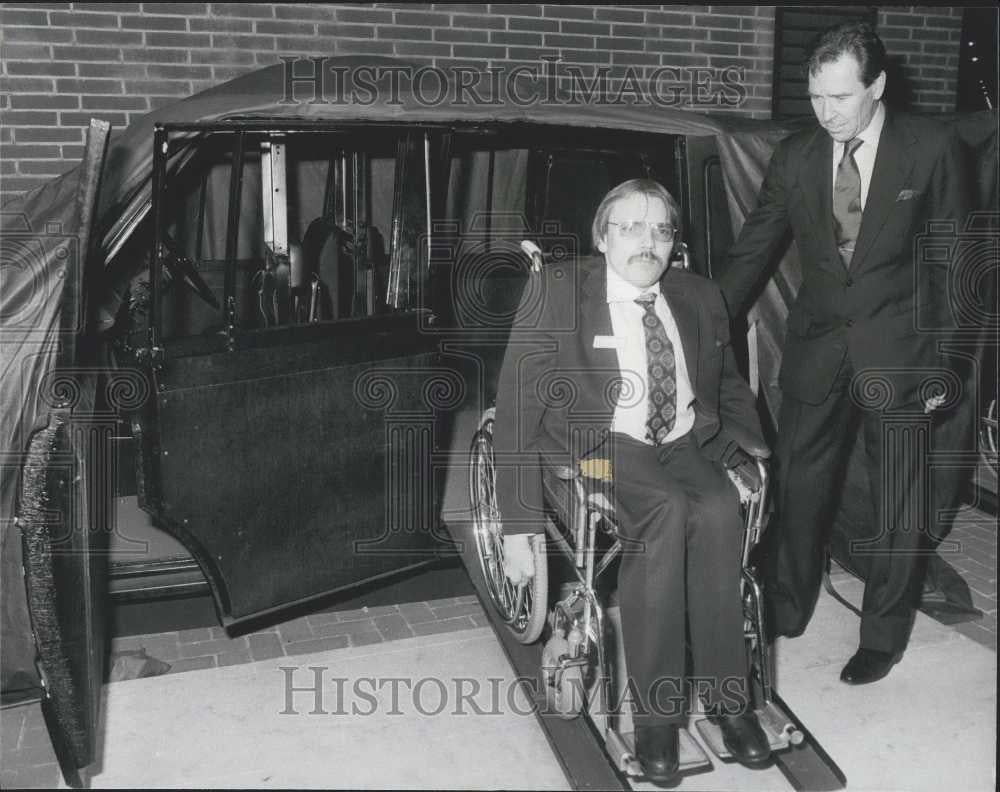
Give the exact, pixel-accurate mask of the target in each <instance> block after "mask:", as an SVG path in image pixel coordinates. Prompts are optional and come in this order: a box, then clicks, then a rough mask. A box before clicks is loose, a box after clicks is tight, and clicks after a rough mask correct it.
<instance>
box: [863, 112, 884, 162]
mask: <svg viewBox="0 0 1000 792" xmlns="http://www.w3.org/2000/svg"><path fill="white" fill-rule="evenodd" d="M884 125H885V105H884V104H883V103H882V102H879V103H878V107H876V108H875V114H874V115H873V116H872V120H871V121H869V122H868V126H866V127H865V129H864V131H863V132H862V133H861V134H859V135H858V138H859V139H860V140H863V141H864V142H865V144H866V145H868V146H871V150H872V151H874V150H875V149H877V148H878V139H879V137H881V135H882V127H883V126H884Z"/></svg>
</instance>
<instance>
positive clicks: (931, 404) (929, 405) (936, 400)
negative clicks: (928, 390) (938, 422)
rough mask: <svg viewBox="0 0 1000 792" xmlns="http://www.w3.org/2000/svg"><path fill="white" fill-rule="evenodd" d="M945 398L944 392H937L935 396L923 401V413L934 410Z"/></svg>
mask: <svg viewBox="0 0 1000 792" xmlns="http://www.w3.org/2000/svg"><path fill="white" fill-rule="evenodd" d="M946 398H947V397H946V395H945V394H944V393H939V394H938V395H937V396H931V397H930V398H929V399H927V401H925V402H924V413H925V414H926V413H929V412H934V410H936V409H937V408H938V407H940V406H941V405H942V404H944V402H945V399H946Z"/></svg>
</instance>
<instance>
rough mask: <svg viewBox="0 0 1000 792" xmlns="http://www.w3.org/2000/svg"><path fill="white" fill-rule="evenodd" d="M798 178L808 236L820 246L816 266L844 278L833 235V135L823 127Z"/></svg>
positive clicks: (811, 145)
mask: <svg viewBox="0 0 1000 792" xmlns="http://www.w3.org/2000/svg"><path fill="white" fill-rule="evenodd" d="M797 179H798V182H797V185H796V186H797V187H798V193H799V195H800V196H801V200H802V203H803V205H804V206H805V207H806V210H807V211H808V212H809V215H810V217H811V218H812V228H811V229H810V235H811V237H812V238H813V239H815V240H816V244H817V245H818V246H819V249H820V255H819V266H820V267H822V268H823V269H825V270H827V271H829V272H831V273H833V274H834V275H836V276H837V277H840V278H843V277H844V274H845V273H844V267H843V265H842V264H841V262H840V254H839V253H838V252H837V240H836V238H835V237H834V235H833V138H831V137H830V136H829V135H828V134H826V131H825V130H824V129H823V128H822V127H819V128H818V129H817V130H816V133H815V134H814V135H813V139H812V140H811V141H810V143H809V147H808V149H807V151H806V153H805V156H804V157H803V160H802V168H801V170H800V171H799V173H798V175H797ZM800 247H801V243H800ZM800 252H801V251H800Z"/></svg>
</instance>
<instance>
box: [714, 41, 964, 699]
mask: <svg viewBox="0 0 1000 792" xmlns="http://www.w3.org/2000/svg"><path fill="white" fill-rule="evenodd" d="M884 65H885V49H884V47H883V45H882V42H881V40H880V39H879V38H878V36H877V35H876V34H875V33H874V31H873V30H872V28H871V27H870V26H869V25H867V24H865V23H847V24H843V25H839V26H837V27H835V28H831V29H830V30H828V31H826V32H825V33H823V34H822V35H821V36H820V37H819V38H818V39H817V41H816V42H815V43H814V45H813V46H812V47H811V48H810V51H809V52H808V53H807V62H806V68H807V70H808V77H809V96H810V100H811V101H812V107H813V111H814V112H815V114H816V118H817V120H818V121H819V124H820V127H821V128H819V129H815V128H814V129H809V130H805V131H802V132H799V133H796V134H794V135H792V136H790V137H788V138H786V139H785V140H782V141H781V142H780V143H779V144H778V147H777V148H776V149H775V152H774V155H773V156H772V158H771V163H770V166H769V168H768V171H767V175H766V177H765V179H764V183H763V185H762V186H761V189H760V194H759V196H758V202H757V207H756V208H755V210H754V211H753V213H752V214H751V215H750V216H749V217H748V218H747V220H746V223H745V224H744V226H743V229H742V231H741V233H740V237H739V239H738V240H737V242H736V244H735V245H734V246H733V248H732V250H731V251H730V255H729V261H728V263H727V268H726V274H725V276H724V277H723V278H722V280H721V284H720V285H721V286H722V290H723V293H724V294H725V296H726V299H727V301H728V303H729V307H730V309H731V310H732V311H733V313H734V314H738V313H741V312H742V311H744V310H746V309H747V308H748V307H749V304H750V302H751V299H752V298H753V297H754V296H755V294H756V291H757V289H758V288H759V286H760V285H761V281H762V278H763V276H764V275H765V274H766V273H767V272H768V271H769V270H770V269H771V268H772V267H773V265H774V264H775V263H776V255H777V254H778V253H779V252H780V248H781V246H782V242H783V241H784V239H785V237H786V236H787V234H788V232H789V231H790V232H791V234H792V236H793V237H794V239H795V242H796V243H797V245H798V253H799V260H800V261H801V264H802V286H801V288H800V290H799V293H798V296H797V298H796V300H795V302H794V304H793V305H792V306H791V308H790V309H789V313H788V320H787V325H786V327H787V335H786V339H785V347H784V352H783V357H782V364H781V373H780V378H779V384H780V386H781V390H782V405H781V410H780V415H779V421H778V443H777V449H776V452H775V455H776V457H777V472H776V476H775V485H776V487H777V489H778V498H777V510H778V514H777V525H776V526H773V527H772V528H771V529H770V530H769V536H768V537H766V539H765V541H766V542H767V543H768V556H767V565H766V566H767V569H766V570H765V582H766V588H767V591H768V598H769V605H770V611H771V612H770V619H769V621H770V627H771V630H772V631H773V633H774V634H776V635H788V636H796V635H799V634H801V633H802V632H803V630H804V629H805V627H806V624H807V623H808V621H809V619H810V617H811V615H812V612H813V608H814V607H815V604H816V599H817V596H818V594H819V586H820V582H821V577H822V563H823V550H824V546H825V539H826V537H827V536H828V535H829V530H830V526H831V523H832V520H833V516H834V515H833V508H834V505H835V503H836V497H835V491H836V486H837V484H838V483H839V482H841V481H842V479H843V473H844V470H845V467H846V465H847V460H848V455H849V452H850V449H851V444H852V441H853V432H852V431H851V430H852V429H853V428H856V427H857V425H858V423H859V422H860V424H861V426H862V431H863V433H864V444H865V458H866V463H867V466H868V477H869V482H870V486H871V491H872V498H873V503H872V516H873V519H874V524H875V527H876V531H877V533H878V537H877V539H876V540H875V541H874V542H873V543H872V544H870V545H869V546H868V548H867V550H866V551H867V552H870V553H871V554H872V555H871V565H870V568H869V572H868V575H867V582H866V585H865V593H864V600H863V604H862V614H863V615H862V620H861V640H860V647H859V649H858V651H857V653H856V654H855V655H854V656H853V657H852V658H851V659H850V661H849V662H848V663H847V665H846V666H845V667H844V669H843V672H842V673H841V679H842V680H843V681H844V682H846V683H848V684H864V683H868V682H874V681H876V680H878V679H881V678H882V677H884V676H885V675H886V674H887V673H889V670H890V669H891V668H892V666H893V664H894V663H896V662H897V661H898V660H899V658H900V657H901V655H902V652H903V650H904V648H905V646H906V642H907V640H908V637H909V632H910V628H911V626H912V620H913V616H914V611H915V607H916V605H917V603H918V597H919V593H920V582H921V581H920V580H919V578H920V574H919V570H920V569H921V566H920V550H921V548H922V547H924V542H925V540H926V530H927V529H926V525H927V523H926V520H927V514H926V508H925V506H924V504H923V498H924V494H925V493H926V488H925V487H926V483H927V480H928V477H927V473H928V471H927V470H926V469H925V468H926V464H922V463H921V461H920V459H919V457H918V455H917V454H916V453H915V450H914V449H913V448H912V447H911V448H901V447H899V446H894V445H893V444H892V443H890V442H887V441H886V438H887V437H890V438H891V439H895V438H898V437H899V436H900V434H899V433H900V432H901V431H902V424H900V423H899V421H900V420H901V419H903V423H904V424H905V417H906V416H907V415H910V416H914V417H915V418H916V419H917V420H918V421H919V418H920V416H921V415H922V414H925V413H927V412H930V411H932V410H934V409H936V408H938V407H940V406H941V404H942V398H941V397H940V396H939V395H938V396H932V395H931V394H929V393H928V392H927V391H926V387H925V385H924V383H926V382H927V377H928V376H929V375H934V374H935V373H939V372H941V370H942V369H945V368H948V367H949V365H950V360H949V358H948V356H946V355H943V354H942V353H941V351H939V342H940V341H941V340H942V336H941V333H940V332H934V331H940V330H945V331H947V330H948V328H952V327H954V325H955V320H954V318H953V316H952V311H951V310H950V307H949V304H948V298H947V295H948V293H949V279H950V278H951V277H952V276H953V273H950V272H949V265H948V262H947V261H938V262H930V263H928V262H918V261H917V259H916V250H917V247H916V245H915V240H916V237H917V235H918V234H919V233H921V232H923V231H925V230H926V228H927V223H928V222H929V221H955V222H957V223H958V225H957V228H959V229H960V228H961V224H962V223H963V222H964V216H965V214H966V212H967V211H968V200H969V190H968V186H967V182H966V172H965V163H964V161H963V156H962V149H961V146H960V144H959V142H958V139H957V137H956V136H955V135H954V133H953V132H951V131H950V130H949V129H948V128H946V127H945V126H944V125H942V124H939V123H937V122H934V121H931V120H930V119H923V118H917V117H915V116H910V115H906V114H904V113H900V112H896V111H894V110H889V109H887V108H886V107H885V106H884V104H883V103H882V94H883V91H884V90H885V82H886V75H885V71H884ZM918 322H919V323H918ZM928 326H930V328H931V330H930V331H927V330H925V329H924V328H926V327H928ZM945 373H946V374H947V372H945ZM890 426H894V427H895V429H894V430H893V431H895V432H896V434H895V435H894V436H893V435H892V433H891V432H890V431H889V427H890Z"/></svg>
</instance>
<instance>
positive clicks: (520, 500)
mask: <svg viewBox="0 0 1000 792" xmlns="http://www.w3.org/2000/svg"><path fill="white" fill-rule="evenodd" d="M606 267H607V265H606V264H605V261H604V259H603V257H595V258H589V259H581V260H580V261H579V262H564V263H561V264H556V265H551V266H548V267H545V268H544V269H543V273H542V275H541V277H536V276H532V277H531V279H529V281H528V283H527V285H526V286H525V290H524V294H523V295H522V297H521V304H520V307H519V309H518V314H517V318H516V319H515V322H514V327H513V329H512V331H511V336H510V341H509V343H508V346H507V351H506V354H505V356H504V362H503V366H502V368H501V371H500V380H499V385H498V391H497V409H496V424H495V427H494V447H495V452H496V466H497V498H498V501H499V506H500V511H501V515H502V518H503V523H504V531H505V532H506V533H508V534H515V533H529V532H538V531H541V530H543V525H544V523H543V519H542V484H541V475H540V468H539V453H540V452H544V453H545V454H546V456H547V457H550V458H552V459H554V460H556V461H558V462H559V463H560V464H569V465H575V464H576V462H577V461H578V460H580V459H583V458H587V457H601V456H602V446H603V445H604V443H605V442H606V441H607V439H608V436H609V434H610V432H611V422H612V419H613V418H614V411H615V405H616V404H617V388H616V383H617V382H618V380H619V379H620V371H619V367H618V355H617V351H616V350H615V349H614V348H613V347H611V346H605V347H603V348H602V347H598V346H595V340H594V339H595V337H600V336H604V337H609V336H611V335H612V334H613V330H612V325H611V311H610V309H609V308H608V303H607V269H606ZM660 287H661V290H662V293H663V295H664V298H665V299H666V301H667V304H668V305H669V307H670V311H671V313H672V314H673V316H674V320H675V321H676V323H677V328H678V331H679V333H680V337H681V346H682V347H683V352H684V356H685V362H686V364H687V370H688V374H689V376H690V378H691V386H692V389H693V391H694V395H695V423H694V427H693V428H692V430H691V431H692V433H693V434H694V437H695V438H696V440H697V442H698V443H699V444H700V445H701V446H702V448H703V449H704V451H705V453H706V456H708V457H709V458H712V459H721V458H723V456H724V455H725V454H726V453H727V452H728V451H730V450H731V448H732V446H731V444H732V443H733V442H734V438H738V439H739V441H740V444H741V445H742V446H743V447H744V448H747V450H749V451H751V452H752V453H756V452H757V451H759V450H761V449H766V446H765V444H764V440H763V437H762V434H761V429H760V422H759V418H758V416H757V410H756V402H755V399H754V396H753V393H752V392H751V391H750V388H749V386H748V385H747V383H746V381H745V380H744V379H743V378H742V376H741V375H740V373H739V371H738V369H737V368H736V361H735V358H734V355H733V351H732V347H731V345H730V338H729V316H728V314H727V313H726V307H725V303H724V302H723V299H722V295H721V293H720V292H719V289H718V287H717V286H716V285H715V284H714V283H713V282H712V281H710V280H708V279H707V278H703V277H701V276H700V275H696V274H694V273H691V272H688V271H686V270H682V269H668V270H667V271H666V273H664V275H663V277H662V279H661V280H660ZM725 427H729V428H728V429H727V428H725Z"/></svg>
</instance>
